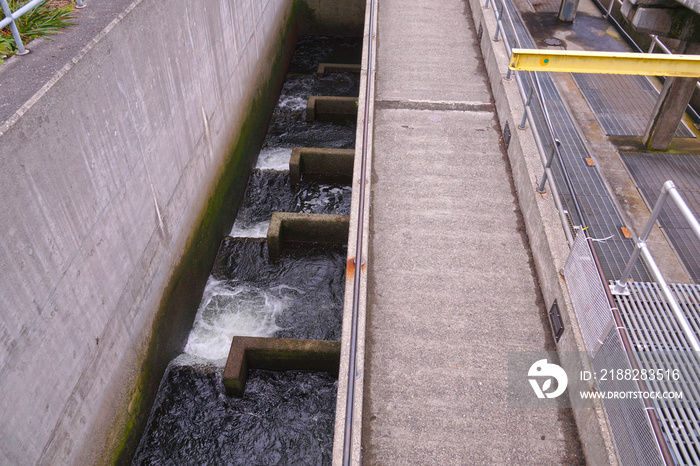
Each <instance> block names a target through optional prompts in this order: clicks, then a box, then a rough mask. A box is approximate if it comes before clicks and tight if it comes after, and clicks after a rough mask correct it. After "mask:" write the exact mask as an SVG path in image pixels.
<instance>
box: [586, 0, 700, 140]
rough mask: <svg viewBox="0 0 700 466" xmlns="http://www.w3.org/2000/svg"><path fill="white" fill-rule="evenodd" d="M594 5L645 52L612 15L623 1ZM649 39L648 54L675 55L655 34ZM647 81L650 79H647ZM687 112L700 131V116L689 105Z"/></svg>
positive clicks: (619, 30) (636, 47)
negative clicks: (657, 52)
mask: <svg viewBox="0 0 700 466" xmlns="http://www.w3.org/2000/svg"><path fill="white" fill-rule="evenodd" d="M593 3H595V4H596V5H597V6H598V8H599V9H600V10H601V11H602V12H603V17H604V18H605V19H607V20H608V21H609V22H610V23H611V24H612V25H613V26H615V29H617V31H618V32H619V33H620V34H622V36H623V37H624V38H625V40H626V41H627V42H628V43H629V44H630V45H631V46H632V47H633V48H634V49H635V50H636V51H637V52H644V50H642V48H641V47H640V46H639V44H638V43H637V42H636V41H635V40H634V39H633V38H632V36H630V35H629V34H628V33H627V31H626V30H625V28H623V27H622V25H621V24H620V23H619V22H618V21H617V20H616V19H615V17H614V16H613V15H612V10H613V7H614V6H615V3H619V4H620V5H622V3H623V0H610V3H609V4H608V6H607V7H605V6H604V5H603V4H602V3H601V0H593ZM649 38H650V39H651V44H650V45H649V50H648V53H652V52H653V51H654V49H655V48H656V47H659V49H661V51H662V52H663V53H665V54H668V55H673V52H671V49H669V48H668V47H667V46H666V44H664V43H663V42H662V41H661V39H659V37H658V36H656V35H654V34H649ZM647 79H649V78H648V77H647ZM659 79H660V80H661V82H664V80H665V78H664V77H662V76H659ZM695 88H696V90H699V91H700V82H698V83H697V84H696V85H695ZM687 112H688V113H690V115H691V117H692V118H693V120H694V121H695V127H696V128H698V129H700V114H698V112H697V111H696V110H695V109H694V108H693V107H692V106H691V105H690V104H688V108H687Z"/></svg>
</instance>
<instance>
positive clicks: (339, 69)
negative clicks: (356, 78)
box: [317, 63, 362, 76]
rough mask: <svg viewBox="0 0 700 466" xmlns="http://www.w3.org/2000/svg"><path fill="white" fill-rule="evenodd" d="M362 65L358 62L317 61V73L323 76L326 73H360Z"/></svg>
mask: <svg viewBox="0 0 700 466" xmlns="http://www.w3.org/2000/svg"><path fill="white" fill-rule="evenodd" d="M361 70H362V67H361V66H360V64H359V63H357V64H355V63H319V65H318V71H317V74H318V75H319V76H323V75H325V74H328V73H357V74H360V72H361Z"/></svg>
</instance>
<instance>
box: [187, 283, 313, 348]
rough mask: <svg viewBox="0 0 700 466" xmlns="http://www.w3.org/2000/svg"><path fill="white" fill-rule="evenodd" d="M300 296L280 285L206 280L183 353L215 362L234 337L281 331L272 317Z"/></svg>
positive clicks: (265, 335)
mask: <svg viewBox="0 0 700 466" xmlns="http://www.w3.org/2000/svg"><path fill="white" fill-rule="evenodd" d="M302 293H303V292H302V291H300V290H297V289H295V288H292V287H288V286H284V285H281V286H277V287H274V288H269V289H260V288H257V287H254V286H252V285H250V284H235V283H234V284H231V283H229V282H225V281H220V280H216V279H214V278H209V281H208V282H207V286H206V288H205V289H204V295H203V296H202V301H201V303H200V305H199V310H198V311H197V316H196V317H195V321H194V325H193V326H192V330H191V331H190V335H189V338H188V339H187V345H186V346H185V353H187V354H189V355H192V356H196V357H199V358H204V359H208V360H211V361H217V360H221V359H225V358H226V357H227V356H228V352H229V349H230V346H231V341H232V340H233V337H234V336H236V335H239V336H257V337H271V336H273V335H274V333H275V332H276V331H277V330H281V327H278V326H277V324H276V323H275V320H276V317H277V316H278V315H279V314H281V313H283V312H284V311H285V310H286V309H287V308H288V307H289V306H290V305H291V303H292V302H293V300H294V297H295V296H298V295H299V294H302Z"/></svg>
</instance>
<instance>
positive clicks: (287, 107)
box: [277, 95, 308, 112]
mask: <svg viewBox="0 0 700 466" xmlns="http://www.w3.org/2000/svg"><path fill="white" fill-rule="evenodd" d="M307 101H308V99H307V98H306V97H301V96H297V95H281V96H280V98H279V100H278V101H277V108H279V109H280V110H284V111H292V112H294V111H299V110H306V102H307Z"/></svg>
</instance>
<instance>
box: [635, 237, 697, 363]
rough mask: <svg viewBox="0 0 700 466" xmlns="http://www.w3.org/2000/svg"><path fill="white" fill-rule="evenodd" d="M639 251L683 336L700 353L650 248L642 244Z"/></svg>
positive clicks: (695, 339) (694, 337)
mask: <svg viewBox="0 0 700 466" xmlns="http://www.w3.org/2000/svg"><path fill="white" fill-rule="evenodd" d="M639 249H640V250H641V251H642V256H643V257H644V261H645V262H646V263H647V266H648V267H649V270H650V271H651V274H652V275H653V276H654V280H656V283H657V284H658V285H659V286H660V287H661V292H662V293H663V295H664V298H666V302H667V304H668V306H669V307H670V308H671V310H672V311H673V315H675V316H676V319H677V320H678V323H679V324H680V326H681V329H682V330H683V334H684V335H685V337H686V338H687V339H688V343H690V346H691V347H692V348H693V351H700V342H698V339H697V337H696V336H695V333H694V332H693V329H692V328H691V327H690V323H688V319H687V318H686V317H685V315H684V314H683V311H681V308H680V306H679V305H678V301H676V298H675V297H674V296H673V293H671V289H670V288H669V287H668V284H667V283H666V280H665V279H664V277H663V275H661V270H659V267H658V266H657V265H656V261H654V258H653V257H652V256H651V253H650V252H649V248H648V247H647V245H646V244H642V245H641V246H640V248H639Z"/></svg>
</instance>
